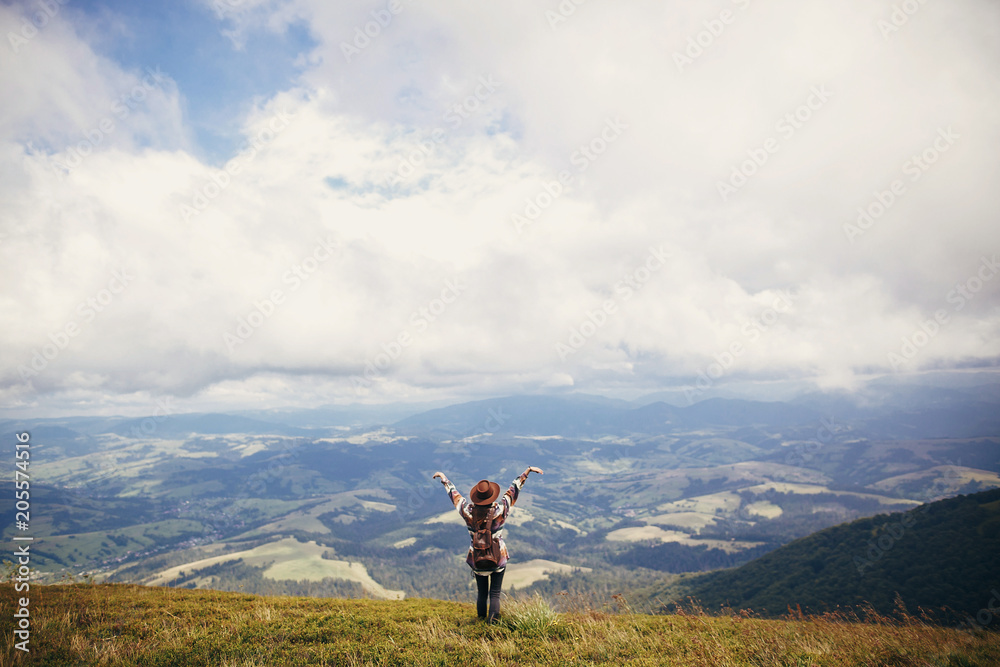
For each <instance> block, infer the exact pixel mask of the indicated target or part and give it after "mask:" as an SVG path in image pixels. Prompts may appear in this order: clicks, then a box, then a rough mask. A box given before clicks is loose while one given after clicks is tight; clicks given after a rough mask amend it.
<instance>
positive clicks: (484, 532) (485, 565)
mask: <svg viewBox="0 0 1000 667" xmlns="http://www.w3.org/2000/svg"><path fill="white" fill-rule="evenodd" d="M495 507H496V506H495V505H491V506H490V509H489V511H488V512H486V513H485V515H484V514H483V513H482V512H480V511H479V507H478V506H477V507H474V508H473V510H472V522H473V525H474V528H473V532H472V564H473V566H474V567H475V569H477V570H495V569H496V567H497V565H499V564H500V541H499V540H496V539H493V532H492V531H491V530H490V529H491V527H492V526H493V512H494V509H495Z"/></svg>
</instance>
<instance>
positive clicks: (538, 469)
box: [524, 466, 545, 477]
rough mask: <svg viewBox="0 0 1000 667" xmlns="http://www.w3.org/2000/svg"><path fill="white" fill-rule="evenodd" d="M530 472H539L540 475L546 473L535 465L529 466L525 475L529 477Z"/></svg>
mask: <svg viewBox="0 0 1000 667" xmlns="http://www.w3.org/2000/svg"><path fill="white" fill-rule="evenodd" d="M529 472H537V473H538V474H539V475H544V474H545V473H543V472H542V469H541V468H536V467H535V466H528V469H527V470H525V471H524V476H525V477H527V476H528V473H529Z"/></svg>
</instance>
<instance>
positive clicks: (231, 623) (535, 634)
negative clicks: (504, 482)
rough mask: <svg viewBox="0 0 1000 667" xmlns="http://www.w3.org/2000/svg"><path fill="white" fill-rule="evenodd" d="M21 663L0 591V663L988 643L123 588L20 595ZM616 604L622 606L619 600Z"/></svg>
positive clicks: (759, 653)
mask: <svg viewBox="0 0 1000 667" xmlns="http://www.w3.org/2000/svg"><path fill="white" fill-rule="evenodd" d="M30 593H31V614H32V632H33V634H32V639H31V653H30V654H27V655H20V656H16V655H14V654H15V653H16V654H20V652H19V651H15V650H14V649H13V641H14V640H13V635H12V630H13V623H12V620H13V619H12V612H11V609H12V607H13V601H14V599H15V595H17V594H15V593H14V591H13V588H12V587H11V585H9V584H4V585H2V586H0V600H2V604H0V610H2V615H0V640H2V642H3V651H2V654H0V667H7V666H13V665H52V666H56V665H58V666H59V667H66V666H71V665H109V666H111V665H122V666H124V665H143V666H149V667H167V666H174V665H176V666H178V667H180V666H184V667H199V666H209V665H211V666H220V667H262V666H264V665H280V666H282V667H293V666H296V665H330V666H333V665H337V666H339V665H347V666H352V665H357V666H361V665H400V666H404V665H405V666H407V667H408V666H410V665H442V666H443V665H473V664H488V665H595V664H596V665H692V666H693V665H713V666H715V665H719V666H729V667H735V666H743V665H746V666H750V665H754V666H764V665H781V666H788V667H792V666H796V667H797V666H800V665H802V666H809V667H812V666H814V665H815V666H820V667H843V666H852V665H858V666H861V665H866V666H879V665H887V666H888V665H892V666H894V667H897V666H899V667H906V666H913V667H917V666H920V667H926V666H931V665H933V666H940V667H958V666H960V665H961V666H972V667H988V666H994V665H998V664H1000V636H998V635H997V634H996V633H981V634H977V635H974V634H971V633H967V632H960V631H957V630H951V629H946V628H939V627H931V626H925V625H923V624H921V623H920V622H919V621H917V620H914V619H908V620H905V621H903V622H893V621H891V620H889V619H885V618H877V617H876V618H872V619H869V620H871V621H874V622H868V623H861V622H848V621H847V620H846V619H843V618H836V617H831V616H825V617H820V618H789V619H786V620H762V619H757V618H750V617H746V616H740V615H732V616H708V615H705V614H702V613H687V614H678V615H670V616H647V615H641V614H627V613H626V614H608V613H604V612H599V611H595V610H592V609H590V610H587V609H581V610H578V611H575V612H574V613H563V614H557V613H556V612H554V611H553V610H552V609H551V608H550V607H549V606H548V605H547V604H546V603H545V602H544V601H542V600H541V599H539V598H529V599H527V600H523V601H515V602H513V603H512V602H509V601H508V602H505V608H504V610H503V622H502V623H501V624H499V625H497V626H487V625H486V624H484V623H482V622H480V621H478V619H476V615H475V609H474V606H473V605H472V604H460V603H456V602H443V601H437V600H420V599H411V600H402V601H377V600H339V599H329V598H293V597H258V596H251V595H243V594H240V593H222V592H217V591H204V590H182V589H169V588H148V587H141V586H134V585H125V584H100V585H87V584H72V585H60V586H37V587H36V586H32V589H31V592H30ZM617 602H618V603H619V604H618V606H619V607H623V606H625V605H624V601H622V600H618V601H617Z"/></svg>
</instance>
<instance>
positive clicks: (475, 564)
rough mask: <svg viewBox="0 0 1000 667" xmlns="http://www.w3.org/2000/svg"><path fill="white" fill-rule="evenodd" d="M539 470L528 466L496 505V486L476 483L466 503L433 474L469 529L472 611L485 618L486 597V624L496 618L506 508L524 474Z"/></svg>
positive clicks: (503, 560)
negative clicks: (475, 594) (473, 579)
mask: <svg viewBox="0 0 1000 667" xmlns="http://www.w3.org/2000/svg"><path fill="white" fill-rule="evenodd" d="M532 472H537V473H538V474H539V475H541V474H543V473H542V471H541V470H539V469H538V468H535V467H534V466H529V467H528V469H527V470H525V471H524V472H522V473H521V474H520V475H519V476H518V477H517V478H516V479H515V480H514V481H513V482H511V483H510V486H509V487H508V488H507V491H506V493H504V494H503V498H502V499H501V500H500V501H499V502H498V501H497V497H498V496H499V495H500V485H499V484H497V483H496V482H491V481H489V480H486V479H484V480H480V481H479V483H478V484H476V485H475V486H474V487H472V490H471V491H470V492H469V499H468V500H466V499H465V498H463V497H462V494H461V493H459V492H458V489H456V488H455V485H454V484H452V483H451V482H450V481H448V478H447V477H445V475H444V473H443V472H436V473H434V476H433V479H436V478H438V477H440V478H441V483H442V484H444V488H445V489H446V490H447V491H448V496H449V497H450V498H451V502H453V503H454V504H455V509H457V510H458V513H459V514H460V515H462V518H463V519H464V520H465V525H466V526H468V528H469V536H470V537H471V538H472V545H471V546H469V555H468V556H467V557H466V559H465V562H466V563H468V564H469V567H471V568H472V573H473V574H474V575H475V577H476V587H477V589H478V591H479V597H478V598H477V599H476V611H477V612H478V613H479V618H482V619H485V618H486V599H487V597H489V607H490V615H489V620H488V622H489V623H490V624H493V623H496V622H497V620H498V618H499V616H500V587H501V586H502V585H503V573H504V569H505V568H506V567H507V545H506V544H504V541H503V526H504V523H505V522H506V521H507V515H508V514H510V508H511V507H513V506H514V503H515V502H517V494H518V493H519V492H520V491H521V487H522V486H523V485H524V482H525V480H526V479H528V473H532Z"/></svg>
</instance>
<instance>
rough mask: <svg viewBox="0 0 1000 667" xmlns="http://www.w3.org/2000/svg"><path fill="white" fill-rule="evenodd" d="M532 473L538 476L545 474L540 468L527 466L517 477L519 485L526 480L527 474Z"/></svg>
mask: <svg viewBox="0 0 1000 667" xmlns="http://www.w3.org/2000/svg"><path fill="white" fill-rule="evenodd" d="M532 472H537V473H538V474H539V475H544V474H545V473H543V472H542V469H541V468H536V467H535V466H528V467H527V468H526V469H525V471H524V472H522V473H521V476H520V477H518V479H519V480H521V484H524V482H525V480H526V479H528V473H532Z"/></svg>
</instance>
